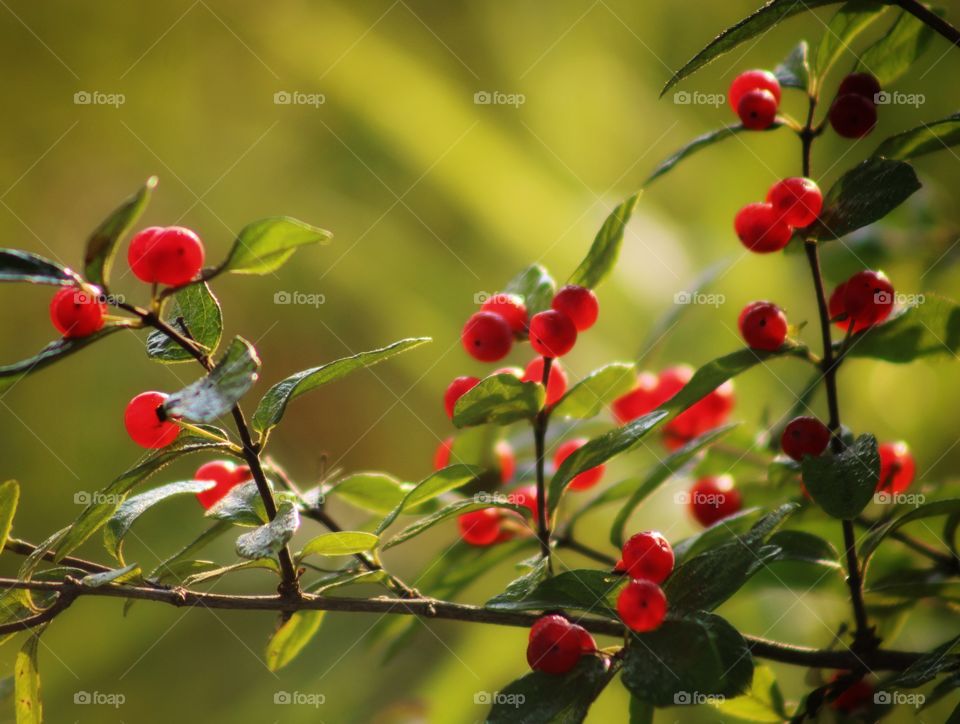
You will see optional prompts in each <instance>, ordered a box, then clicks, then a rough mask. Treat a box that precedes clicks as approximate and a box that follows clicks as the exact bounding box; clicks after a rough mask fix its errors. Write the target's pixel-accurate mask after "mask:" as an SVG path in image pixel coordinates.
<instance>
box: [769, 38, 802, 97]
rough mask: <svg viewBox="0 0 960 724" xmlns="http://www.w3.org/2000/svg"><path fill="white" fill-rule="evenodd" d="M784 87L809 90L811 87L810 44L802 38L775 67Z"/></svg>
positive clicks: (774, 72)
mask: <svg viewBox="0 0 960 724" xmlns="http://www.w3.org/2000/svg"><path fill="white" fill-rule="evenodd" d="M773 74H774V75H775V76H777V80H778V81H780V85H781V86H783V87H784V88H796V89H797V90H807V89H808V88H809V87H810V46H809V45H807V41H806V40H801V41H800V42H799V43H797V45H796V47H794V49H793V50H791V51H790V55H788V56H787V57H786V58H785V59H784V61H783V62H782V63H780V65H778V66H777V67H776V68H774V69H773Z"/></svg>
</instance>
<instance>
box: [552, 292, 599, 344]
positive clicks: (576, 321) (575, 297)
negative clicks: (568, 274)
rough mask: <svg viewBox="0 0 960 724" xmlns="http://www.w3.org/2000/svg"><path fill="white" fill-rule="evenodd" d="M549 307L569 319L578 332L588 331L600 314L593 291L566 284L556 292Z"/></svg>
mask: <svg viewBox="0 0 960 724" xmlns="http://www.w3.org/2000/svg"><path fill="white" fill-rule="evenodd" d="M550 306H551V307H553V308H554V309H556V310H557V311H558V312H563V313H564V314H566V315H567V316H568V317H570V320H571V321H572V322H573V325H574V326H575V327H576V328H577V331H578V332H583V331H584V330H587V329H590V327H592V326H593V325H594V323H595V322H596V321H597V315H598V314H599V313H600V304H599V302H597V295H596V294H594V293H593V290H592V289H587V288H586V287H578V286H577V285H576V284H568V285H567V286H565V287H563V288H562V289H561V290H560V291H559V292H557V293H556V295H555V296H554V297H553V302H552V303H551V305H550Z"/></svg>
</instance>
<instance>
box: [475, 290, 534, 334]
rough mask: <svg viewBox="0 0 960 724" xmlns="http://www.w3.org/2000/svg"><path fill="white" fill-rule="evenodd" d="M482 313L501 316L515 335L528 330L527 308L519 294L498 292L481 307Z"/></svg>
mask: <svg viewBox="0 0 960 724" xmlns="http://www.w3.org/2000/svg"><path fill="white" fill-rule="evenodd" d="M480 311H481V312H492V313H493V314H499V315H500V316H501V317H503V319H504V321H506V323H507V324H509V325H510V329H511V330H512V331H513V333H514V334H522V333H523V331H524V330H525V329H526V328H527V308H526V306H524V304H523V297H521V296H519V295H517V294H507V293H505V292H497V293H496V294H494V295H493V296H492V297H490V298H489V299H487V301H485V302H484V303H483V304H482V305H481V306H480Z"/></svg>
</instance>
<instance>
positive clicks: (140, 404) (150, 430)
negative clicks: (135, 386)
mask: <svg viewBox="0 0 960 724" xmlns="http://www.w3.org/2000/svg"><path fill="white" fill-rule="evenodd" d="M166 399H167V396H166V395H165V394H163V393H162V392H141V393H140V394H139V395H137V396H136V397H134V398H133V399H132V400H130V402H129V404H127V409H126V411H125V412H124V413H123V424H124V426H125V427H126V428H127V434H128V435H129V436H130V438H131V439H132V440H133V441H134V442H135V443H137V445H139V446H140V447H145V448H151V449H153V448H161V447H166V446H167V445H169V444H170V443H172V442H173V441H174V440H175V439H176V437H177V435H178V434H179V433H180V428H179V427H178V426H177V424H176V423H174V422H171V421H170V420H161V419H160V415H159V411H160V406H161V405H162V404H163V403H164V401H165V400H166Z"/></svg>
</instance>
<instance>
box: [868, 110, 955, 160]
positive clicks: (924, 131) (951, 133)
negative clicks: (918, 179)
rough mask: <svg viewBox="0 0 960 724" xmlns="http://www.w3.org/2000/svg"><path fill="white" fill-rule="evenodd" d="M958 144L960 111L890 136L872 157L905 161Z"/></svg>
mask: <svg viewBox="0 0 960 724" xmlns="http://www.w3.org/2000/svg"><path fill="white" fill-rule="evenodd" d="M957 144H960V113H953V114H951V115H949V116H947V117H946V118H942V119H940V120H939V121H933V122H932V123H923V124H921V125H919V126H917V127H916V128H911V129H910V130H908V131H904V132H903V133H898V134H897V135H895V136H891V137H890V138H888V139H886V140H885V141H883V143H881V144H880V145H879V146H877V150H876V151H874V152H873V155H874V157H883V158H892V159H897V160H899V161H906V160H908V159H911V158H917V157H918V156H924V155H926V154H928V153H933V152H934V151H942V150H944V149H949V148H950V147H951V146H956V145H957Z"/></svg>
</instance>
